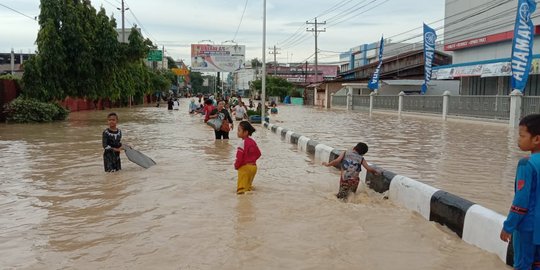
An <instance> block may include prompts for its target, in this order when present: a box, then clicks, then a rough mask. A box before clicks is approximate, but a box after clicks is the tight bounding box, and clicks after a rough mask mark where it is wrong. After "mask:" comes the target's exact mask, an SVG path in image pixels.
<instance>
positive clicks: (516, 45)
mask: <svg viewBox="0 0 540 270" xmlns="http://www.w3.org/2000/svg"><path fill="white" fill-rule="evenodd" d="M535 10H536V2H535V1H534V0H519V1H518V8H517V15H516V23H515V25H514V38H513V39H512V55H511V59H512V77H511V78H510V84H511V86H512V89H515V90H519V91H521V92H522V93H523V90H524V89H525V86H526V85H527V79H528V78H529V71H530V70H531V62H532V58H533V56H532V47H533V41H534V24H533V22H532V20H531V14H532V13H533V12H534V11H535Z"/></svg>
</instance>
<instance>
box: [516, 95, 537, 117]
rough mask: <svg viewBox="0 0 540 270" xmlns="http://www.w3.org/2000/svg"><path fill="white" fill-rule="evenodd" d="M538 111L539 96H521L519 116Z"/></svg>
mask: <svg viewBox="0 0 540 270" xmlns="http://www.w3.org/2000/svg"><path fill="white" fill-rule="evenodd" d="M533 113H540V97H528V96H527V97H523V100H522V104H521V116H522V117H523V116H526V115H529V114H533Z"/></svg>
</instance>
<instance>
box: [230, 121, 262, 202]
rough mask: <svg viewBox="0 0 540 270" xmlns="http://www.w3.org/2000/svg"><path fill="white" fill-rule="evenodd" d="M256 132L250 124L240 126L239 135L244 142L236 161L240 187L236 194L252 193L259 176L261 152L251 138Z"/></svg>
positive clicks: (245, 123) (235, 167)
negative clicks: (257, 175)
mask: <svg viewBox="0 0 540 270" xmlns="http://www.w3.org/2000/svg"><path fill="white" fill-rule="evenodd" d="M253 132H255V128H254V127H253V126H252V125H251V124H250V123H249V122H248V121H242V122H240V124H239V125H238V130H237V135H238V138H242V142H241V143H240V145H239V146H238V149H237V150H236V161H235V162H234V169H236V170H238V186H237V189H236V194H244V193H245V192H246V191H251V189H252V188H253V187H252V186H251V184H252V183H253V179H254V178H255V174H257V164H256V162H257V159H259V158H260V157H261V151H260V150H259V147H258V146H257V143H256V142H255V141H254V140H253V139H252V138H251V137H250V136H251V134H253Z"/></svg>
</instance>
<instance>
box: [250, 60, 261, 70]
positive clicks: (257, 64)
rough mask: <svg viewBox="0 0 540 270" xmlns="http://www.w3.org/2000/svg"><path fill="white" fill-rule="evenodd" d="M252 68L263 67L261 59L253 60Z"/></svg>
mask: <svg viewBox="0 0 540 270" xmlns="http://www.w3.org/2000/svg"><path fill="white" fill-rule="evenodd" d="M251 67H252V68H257V67H262V62H261V61H259V58H253V59H251Z"/></svg>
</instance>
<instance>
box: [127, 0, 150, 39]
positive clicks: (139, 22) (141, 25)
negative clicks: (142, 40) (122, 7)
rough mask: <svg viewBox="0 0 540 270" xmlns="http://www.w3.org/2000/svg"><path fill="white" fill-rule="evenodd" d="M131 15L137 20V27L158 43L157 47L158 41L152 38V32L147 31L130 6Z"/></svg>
mask: <svg viewBox="0 0 540 270" xmlns="http://www.w3.org/2000/svg"><path fill="white" fill-rule="evenodd" d="M124 2H125V1H124ZM126 5H127V2H126ZM129 13H131V15H132V16H133V18H134V19H135V21H136V22H137V25H138V26H140V27H141V29H142V30H143V31H144V32H145V33H146V35H147V36H149V37H150V38H151V39H153V41H154V42H155V43H156V44H154V45H157V43H158V40H157V39H156V38H155V37H154V36H152V34H150V32H148V31H146V29H145V27H144V26H143V24H142V23H141V21H139V19H138V18H137V16H136V15H135V13H134V12H133V8H132V7H131V6H129Z"/></svg>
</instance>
